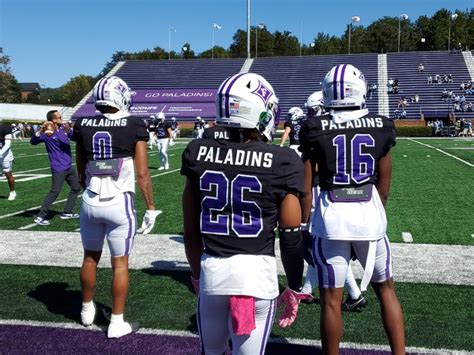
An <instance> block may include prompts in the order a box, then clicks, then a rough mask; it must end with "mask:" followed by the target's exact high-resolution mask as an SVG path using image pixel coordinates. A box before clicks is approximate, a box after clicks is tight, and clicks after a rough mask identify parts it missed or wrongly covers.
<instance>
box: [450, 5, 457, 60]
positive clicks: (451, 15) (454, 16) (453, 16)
mask: <svg viewBox="0 0 474 355" xmlns="http://www.w3.org/2000/svg"><path fill="white" fill-rule="evenodd" d="M457 18H458V14H451V13H449V17H448V52H449V51H450V50H451V21H454V20H456V19H457Z"/></svg>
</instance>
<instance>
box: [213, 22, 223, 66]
mask: <svg viewBox="0 0 474 355" xmlns="http://www.w3.org/2000/svg"><path fill="white" fill-rule="evenodd" d="M221 29H222V26H220V25H218V24H217V23H213V24H212V50H211V52H212V59H214V36H215V32H216V30H218V31H219V30H221Z"/></svg>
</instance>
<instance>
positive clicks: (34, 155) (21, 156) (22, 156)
mask: <svg viewBox="0 0 474 355" xmlns="http://www.w3.org/2000/svg"><path fill="white" fill-rule="evenodd" d="M13 155H14V156H15V153H13ZM38 155H48V153H36V154H28V155H20V156H18V155H17V156H16V157H15V159H19V158H29V157H36V156H38Z"/></svg>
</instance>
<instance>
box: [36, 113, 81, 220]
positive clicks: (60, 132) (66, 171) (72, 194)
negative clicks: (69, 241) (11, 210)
mask: <svg viewBox="0 0 474 355" xmlns="http://www.w3.org/2000/svg"><path fill="white" fill-rule="evenodd" d="M46 118H47V120H48V121H50V122H53V124H54V132H53V133H52V134H50V135H47V134H46V133H45V124H43V126H41V129H40V130H39V131H38V132H36V133H35V134H33V135H32V136H31V140H30V143H31V144H33V145H37V144H39V143H42V142H44V144H45V145H46V151H47V152H48V157H49V161H50V163H51V173H52V186H51V190H50V191H49V193H48V195H46V197H45V199H44V200H43V204H42V205H41V209H40V211H39V213H38V215H37V216H36V218H35V223H36V224H38V225H41V226H47V225H49V224H50V223H49V221H48V220H47V219H46V217H47V215H48V210H49V208H50V207H51V205H52V203H53V202H54V201H55V200H56V198H57V197H58V195H59V193H60V192H61V189H62V187H63V184H64V181H66V182H67V183H68V185H69V187H70V188H71V191H69V196H68V198H67V201H66V204H65V206H64V212H63V213H61V215H60V216H59V217H60V218H61V219H70V218H79V214H77V213H73V212H72V209H73V208H74V204H75V203H76V199H77V196H78V195H79V192H80V191H81V186H80V185H79V179H78V177H77V172H76V169H74V168H73V166H72V160H71V146H70V138H71V136H72V129H71V128H70V127H69V125H65V124H63V119H62V117H61V113H59V111H56V110H54V111H49V112H48V113H47V116H46Z"/></svg>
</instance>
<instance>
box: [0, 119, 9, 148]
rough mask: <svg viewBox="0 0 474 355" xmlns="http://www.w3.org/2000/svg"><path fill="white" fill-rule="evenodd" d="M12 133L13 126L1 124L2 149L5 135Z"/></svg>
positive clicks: (0, 139) (0, 140)
mask: <svg viewBox="0 0 474 355" xmlns="http://www.w3.org/2000/svg"><path fill="white" fill-rule="evenodd" d="M8 134H12V126H10V125H3V124H2V125H0V149H1V148H2V147H3V145H4V144H5V136H6V135H8Z"/></svg>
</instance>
